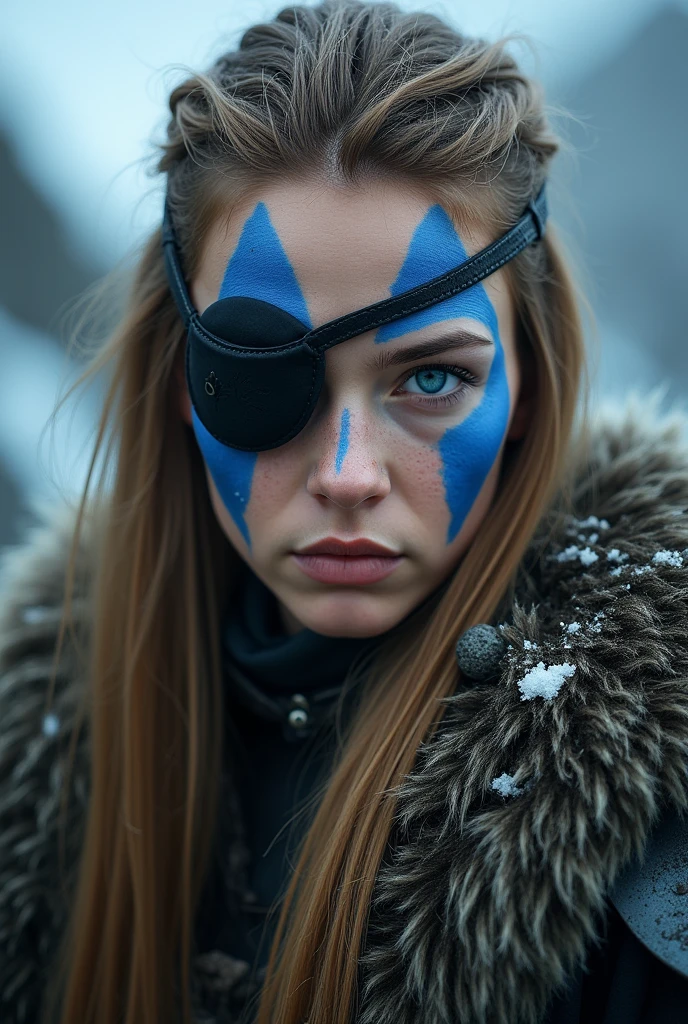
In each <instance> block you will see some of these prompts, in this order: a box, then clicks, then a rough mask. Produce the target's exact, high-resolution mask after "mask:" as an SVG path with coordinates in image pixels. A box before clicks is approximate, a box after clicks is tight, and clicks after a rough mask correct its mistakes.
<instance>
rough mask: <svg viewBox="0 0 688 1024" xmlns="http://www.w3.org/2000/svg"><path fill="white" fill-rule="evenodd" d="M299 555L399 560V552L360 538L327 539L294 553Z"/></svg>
mask: <svg viewBox="0 0 688 1024" xmlns="http://www.w3.org/2000/svg"><path fill="white" fill-rule="evenodd" d="M294 553H295V554H297V555H348V556H349V557H351V558H357V557H358V558H360V557H363V556H365V555H368V556H373V557H376V558H398V557H399V555H400V552H399V551H393V550H392V549H391V548H387V547H385V546H384V544H377V543H376V542H375V541H373V540H368V539H367V538H366V537H359V538H358V539H357V540H339V538H337V537H325V539H324V540H319V541H317V542H316V543H315V544H309V545H308V547H305V548H301V549H300V550H299V551H296V552H294Z"/></svg>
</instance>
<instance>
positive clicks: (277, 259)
mask: <svg viewBox="0 0 688 1024" xmlns="http://www.w3.org/2000/svg"><path fill="white" fill-rule="evenodd" d="M233 295H242V296H245V297H247V298H251V299H262V300H263V302H271V303H272V304H273V306H279V307H280V309H284V310H286V311H287V313H291V315H292V316H295V317H296V318H297V319H298V320H300V321H301V323H303V324H305V325H306V327H308V329H309V330H311V329H312V326H313V325H312V324H311V318H310V315H309V313H308V306H307V305H306V300H305V299H304V297H303V292H302V291H301V288H300V286H299V282H298V279H297V277H296V274H295V273H294V268H293V267H292V265H291V263H290V262H289V257H288V256H287V254H286V252H285V251H284V247H283V246H282V243H281V242H280V240H279V235H278V234H277V232H276V230H275V228H274V225H273V223H272V221H271V220H270V214H269V213H268V208H267V206H266V205H265V203H258V204H257V206H256V208H255V210H254V211H253V213H252V214H251V216H250V217H249V218H248V219H247V220H246V222H245V223H244V227H243V230H242V232H241V237H240V238H239V241H238V242H237V245H236V249H235V250H234V252H233V253H232V255H231V258H230V260H229V263H228V264H227V269H226V270H225V276H224V278H223V280H222V285H221V286H220V294H219V295H218V299H226V298H228V297H229V296H233Z"/></svg>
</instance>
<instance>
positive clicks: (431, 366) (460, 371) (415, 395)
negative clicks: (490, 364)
mask: <svg viewBox="0 0 688 1024" xmlns="http://www.w3.org/2000/svg"><path fill="white" fill-rule="evenodd" d="M423 370H439V371H440V372H441V373H444V374H445V376H446V375H451V376H454V377H457V378H458V379H459V381H460V384H459V386H458V387H457V388H455V389H454V390H453V391H450V392H448V393H447V394H446V395H432V394H422V393H421V392H418V391H402V392H401V394H403V395H404V396H409V397H410V398H411V401H412V402H413V404H414V405H421V406H424V407H426V408H427V407H430V408H435V407H437V406H439V405H442V406H448V405H453V404H455V403H456V402H460V401H461V399H462V398H463V397H464V396H465V395H466V393H467V392H468V391H469V390H470V389H471V388H474V387H477V386H478V385H479V384H480V383H481V381H480V378H479V377H476V376H475V375H474V374H472V373H470V371H469V370H466V369H465V367H462V366H451V365H449V364H448V363H424V364H423V365H422V366H414V368H413V369H412V370H410V371H409V372H408V373H407V375H406V376H405V377H404V379H403V380H402V381H401V382H400V383H399V384H398V385H397V392H398V389H399V388H401V387H402V386H403V385H404V384H405V383H406V382H407V381H409V380H411V379H412V378H413V377H415V376H417V375H418V374H419V373H421V372H422V371H423ZM443 386H444V384H443Z"/></svg>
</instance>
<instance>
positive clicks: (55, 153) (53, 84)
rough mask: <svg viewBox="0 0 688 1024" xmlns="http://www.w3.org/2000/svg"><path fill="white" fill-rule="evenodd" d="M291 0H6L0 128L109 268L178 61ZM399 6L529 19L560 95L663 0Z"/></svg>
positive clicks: (467, 16)
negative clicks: (56, 0) (95, 1)
mask: <svg viewBox="0 0 688 1024" xmlns="http://www.w3.org/2000/svg"><path fill="white" fill-rule="evenodd" d="M7 4H8V5H9V9H8V6H7ZM679 5H682V6H684V7H686V6H688V0H679ZM282 6H284V5H283V4H281V3H270V2H266V0H242V2H241V3H237V0H225V2H220V0H194V2H193V3H189V2H188V0H164V2H163V0H144V2H141V0H99V2H98V3H94V2H93V0H60V2H59V3H55V2H54V0H6V6H5V7H4V10H3V19H2V20H3V28H2V38H1V39H0V128H2V130H3V131H4V132H5V133H6V134H7V135H8V136H9V137H10V139H11V141H12V145H13V146H14V148H15V151H16V153H17V156H18V159H19V161H20V163H21V164H22V166H23V168H24V170H25V173H26V174H27V176H28V177H29V178H30V179H31V180H32V181H33V182H34V183H35V184H36V185H37V187H38V188H39V189H40V191H41V192H42V193H43V194H44V195H45V196H46V198H47V199H48V200H49V202H50V203H51V204H52V205H53V206H54V207H55V209H56V210H57V211H58V212H59V213H60V215H61V216H62V218H63V220H64V223H65V226H66V229H67V231H68V233H69V235H70V237H71V239H72V241H73V244H74V246H75V247H76V248H77V249H78V250H81V251H82V252H83V253H84V255H85V256H86V257H87V258H88V260H89V261H95V262H96V264H97V265H99V266H101V267H102V268H104V269H105V268H107V266H109V265H110V264H111V263H112V261H113V260H114V259H115V258H117V257H118V256H120V255H122V253H123V252H124V251H125V250H126V249H127V248H128V247H129V246H130V245H132V243H134V242H135V241H136V239H137V238H139V237H140V236H141V234H142V233H144V232H146V231H148V230H149V228H151V227H152V225H153V224H154V223H155V222H156V221H157V219H158V217H159V212H160V202H161V201H160V195H159V192H158V191H157V189H158V188H159V186H158V185H156V184H154V183H153V182H152V181H151V179H150V178H149V177H147V176H146V174H145V173H144V168H145V166H146V161H147V159H148V161H149V159H150V154H151V147H150V143H149V139H150V138H151V136H154V135H156V134H157V135H160V134H161V127H162V125H163V124H164V121H165V99H166V96H167V95H168V93H169V91H170V88H171V87H172V86H173V85H174V84H175V82H177V81H179V80H180V79H181V78H182V77H184V73H183V71H181V70H180V68H179V66H180V65H186V66H189V67H191V68H202V67H204V66H206V65H207V64H208V63H209V61H210V60H211V59H212V58H213V57H214V56H215V55H216V54H218V53H219V52H220V51H221V50H222V49H223V48H226V47H227V45H232V44H233V43H235V42H236V40H237V38H238V35H239V33H240V32H241V31H242V30H243V29H245V28H246V27H248V26H249V25H250V24H251V23H253V22H255V21H257V20H259V19H262V18H266V17H270V16H272V15H273V14H274V13H275V12H276V11H277V10H278V9H279V8H280V7H282ZM401 6H402V7H404V8H406V9H409V10H419V9H423V10H428V11H432V12H433V13H437V14H440V15H442V16H444V17H445V18H446V19H447V20H449V21H450V22H452V23H453V24H455V25H456V26H457V27H460V28H461V29H462V30H464V31H466V32H467V33H471V34H481V35H486V36H488V37H494V36H497V35H499V34H501V33H503V32H524V33H527V34H528V35H529V36H531V37H532V39H533V40H534V41H535V43H536V45H537V48H538V51H539V54H540V73H541V75H542V77H543V79H544V80H545V82H546V83H547V85H548V88H549V90H550V95H553V96H554V97H555V98H556V95H557V93H558V92H560V91H561V90H562V89H564V88H565V86H566V83H567V82H568V81H571V80H574V79H576V78H577V77H579V76H581V75H583V74H586V73H587V72H589V71H590V70H591V69H592V67H593V66H594V65H595V64H597V63H599V62H600V61H603V60H604V59H605V58H606V57H607V55H608V54H609V53H610V52H611V51H614V50H616V49H617V48H618V47H619V46H621V45H623V42H624V41H625V39H626V38H627V37H628V36H629V35H630V34H632V33H633V32H635V31H637V30H638V28H639V26H640V25H641V24H642V23H643V21H644V20H646V19H648V18H649V17H651V16H652V14H653V13H654V11H655V10H657V9H658V8H659V7H662V6H666V4H665V3H663V2H662V0H482V2H480V3H476V2H475V0H473V2H470V3H468V2H464V0H444V2H443V3H425V4H422V3H416V2H408V0H402V2H401ZM236 11H238V12H240V13H234V12H236ZM524 60H525V61H527V60H528V58H527V55H526V54H524Z"/></svg>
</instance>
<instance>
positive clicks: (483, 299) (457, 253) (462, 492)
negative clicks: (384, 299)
mask: <svg viewBox="0 0 688 1024" xmlns="http://www.w3.org/2000/svg"><path fill="white" fill-rule="evenodd" d="M467 259H468V253H467V252H466V249H465V247H464V245H463V242H462V241H461V238H460V237H459V235H458V233H457V231H456V229H455V227H454V225H453V223H452V221H451V218H450V217H449V215H448V214H447V212H446V211H445V210H444V209H443V208H442V207H441V206H440V205H439V204H436V205H435V206H432V207H431V208H430V209H429V210H428V212H427V214H426V215H425V217H424V218H423V220H422V221H421V223H420V224H419V225H418V227H417V228H416V230H415V232H414V234H413V237H412V238H411V242H410V244H409V248H408V252H407V253H406V258H405V259H404V263H403V265H402V267H401V270H400V271H399V275H398V276H397V279H396V280H395V281H394V283H393V284H392V286H391V288H390V292H391V294H392V295H398V294H400V293H401V292H403V291H406V290H407V289H409V288H415V287H416V286H417V285H419V284H423V283H424V282H425V281H429V280H431V279H432V278H433V277H437V276H438V275H439V274H444V273H446V271H447V270H451V269H452V268H453V267H456V266H459V265H460V264H461V263H464V262H465V261H466V260H467ZM464 318H467V319H471V320H477V321H479V322H480V323H483V324H486V325H487V327H489V329H490V332H491V334H492V337H493V339H494V342H495V351H494V356H493V359H492V364H491V366H490V372H489V376H488V379H487V382H486V384H485V390H484V393H483V397H482V400H481V402H480V405H478V406H477V407H476V408H475V409H473V411H472V412H471V413H470V414H469V415H468V416H467V418H466V419H465V420H464V421H463V422H462V423H458V424H457V425H456V426H454V427H449V428H448V429H447V430H446V431H445V432H444V434H443V435H442V437H441V438H440V440H439V442H438V443H437V446H436V447H437V449H438V451H439V453H440V456H441V459H442V470H441V475H442V480H443V483H444V490H445V500H446V502H447V505H448V507H449V512H450V522H449V527H448V530H447V544H450V543H451V541H453V540H454V538H455V537H456V535H457V534H458V533H459V531H460V529H461V527H462V526H463V524H464V522H465V520H466V517H467V515H468V513H469V512H470V510H471V508H472V507H473V504H474V502H475V499H476V498H477V496H478V494H479V492H480V489H481V487H482V486H483V484H484V482H485V480H486V478H487V476H488V474H489V472H490V470H491V469H492V466H493V465H494V462H495V459H496V458H497V456H498V454H499V450H500V447H501V445H502V442H503V440H504V434H505V432H506V428H507V424H508V421H509V405H510V398H509V384H508V381H507V376H506V368H505V363H504V350H503V348H502V343H501V339H500V337H499V327H498V323H497V314H496V312H495V308H494V306H493V305H492V302H491V301H490V299H489V297H488V294H487V292H486V291H485V288H484V287H483V285H482V283H481V282H478V284H476V285H473V287H472V288H468V289H466V291H464V292H460V293H459V294H458V295H454V296H452V297H451V298H449V299H445V300H444V302H439V303H437V304H436V305H435V306H430V307H429V308H428V309H423V310H420V311H419V312H417V313H411V314H410V315H409V316H407V317H403V318H402V319H401V320H397V321H396V322H394V323H391V324H385V325H384V326H383V327H381V328H380V330H379V331H378V332H377V334H376V335H375V341H376V342H378V343H380V342H386V341H391V340H392V339H393V338H399V337H401V336H402V335H404V334H408V333H410V332H411V331H418V330H420V329H421V328H423V327H427V326H428V325H429V324H435V323H439V322H441V321H444V320H458V319H464Z"/></svg>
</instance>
